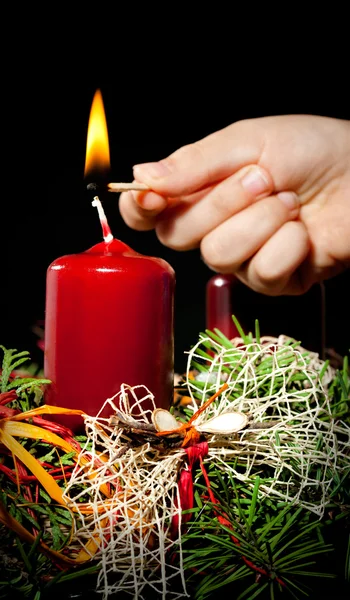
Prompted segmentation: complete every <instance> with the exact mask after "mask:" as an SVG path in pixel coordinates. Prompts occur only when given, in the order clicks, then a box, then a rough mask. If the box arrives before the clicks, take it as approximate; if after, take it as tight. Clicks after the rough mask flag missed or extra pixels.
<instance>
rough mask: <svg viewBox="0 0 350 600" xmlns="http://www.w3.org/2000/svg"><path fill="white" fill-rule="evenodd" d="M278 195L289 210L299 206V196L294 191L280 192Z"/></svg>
mask: <svg viewBox="0 0 350 600" xmlns="http://www.w3.org/2000/svg"><path fill="white" fill-rule="evenodd" d="M277 197H278V198H279V199H280V200H281V202H283V204H285V205H286V207H287V208H289V210H294V209H296V208H299V198H298V196H297V195H296V194H295V193H294V192H280V193H279V194H277Z"/></svg>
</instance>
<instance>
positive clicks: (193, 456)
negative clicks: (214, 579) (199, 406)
mask: <svg viewBox="0 0 350 600" xmlns="http://www.w3.org/2000/svg"><path fill="white" fill-rule="evenodd" d="M185 452H186V454H187V457H188V465H187V468H186V469H183V470H182V471H181V473H180V478H179V499H180V506H181V508H182V510H189V509H191V508H193V477H192V470H193V466H194V464H195V463H196V462H197V460H199V462H200V467H201V470H202V473H203V477H204V480H205V483H206V486H207V489H208V493H209V498H210V501H211V502H212V504H214V505H215V504H218V500H217V499H216V498H215V496H214V493H213V490H212V489H211V487H210V481H209V477H208V474H207V472H206V470H205V467H204V463H203V457H204V456H207V454H208V452H209V446H208V442H200V443H198V444H194V445H193V446H189V447H188V448H185ZM214 513H215V514H216V517H217V519H218V521H219V522H220V523H221V524H222V525H224V526H225V527H227V528H228V529H230V530H231V531H232V530H233V527H232V523H231V522H230V521H229V519H228V518H227V517H226V515H221V514H219V513H218V511H216V510H215V509H214ZM191 516H192V515H191V513H187V514H185V515H182V523H183V524H184V523H187V521H189V520H190V519H191ZM171 528H172V533H173V534H176V533H177V532H178V528H179V515H175V516H174V517H173V520H172V524H171ZM230 537H231V539H232V541H233V543H234V544H236V545H237V546H240V545H241V544H240V541H239V540H238V539H237V538H236V536H235V535H233V531H232V534H231V536H230ZM241 557H242V560H243V561H244V562H245V564H246V565H247V566H248V567H249V568H250V569H252V570H253V571H255V572H256V573H257V574H259V575H260V576H261V575H264V576H265V577H270V574H269V573H268V571H266V569H263V568H262V567H259V566H258V565H255V564H254V563H253V562H252V561H251V560H249V559H248V558H247V557H246V556H244V555H243V554H242V555H241ZM276 581H277V582H278V583H279V584H281V585H283V586H284V585H285V583H284V582H283V581H282V580H281V579H280V578H279V577H276Z"/></svg>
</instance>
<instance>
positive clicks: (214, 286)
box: [206, 274, 239, 340]
mask: <svg viewBox="0 0 350 600" xmlns="http://www.w3.org/2000/svg"><path fill="white" fill-rule="evenodd" d="M236 284H237V279H236V277H235V276H234V275H219V274H218V275H214V276H213V277H211V279H209V281H208V283H207V286H206V327H207V329H210V331H214V329H215V328H216V329H219V330H220V331H221V332H222V333H223V334H224V335H225V336H226V337H227V338H228V339H229V340H231V339H232V338H234V337H239V333H238V331H237V327H236V325H235V324H234V322H233V320H232V315H233V314H234V315H235V317H237V318H238V319H239V315H237V314H236V313H235V311H234V301H233V289H234V287H235V286H236Z"/></svg>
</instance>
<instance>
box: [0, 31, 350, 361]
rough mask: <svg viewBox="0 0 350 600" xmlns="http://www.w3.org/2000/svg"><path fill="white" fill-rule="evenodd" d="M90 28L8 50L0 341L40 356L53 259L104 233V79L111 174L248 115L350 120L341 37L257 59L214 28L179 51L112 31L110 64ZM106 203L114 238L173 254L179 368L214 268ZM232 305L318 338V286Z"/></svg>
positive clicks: (330, 296)
mask: <svg viewBox="0 0 350 600" xmlns="http://www.w3.org/2000/svg"><path fill="white" fill-rule="evenodd" d="M89 34H90V32H86V37H85V39H83V42H80V44H79V43H78V42H77V47H78V50H77V48H75V49H74V50H72V51H71V52H70V51H67V48H66V46H65V36H64V31H63V32H61V36H60V38H59V40H58V41H57V45H55V44H53V43H51V44H50V43H49V38H50V31H49V30H48V31H46V34H45V40H40V43H38V41H37V40H36V41H35V39H34V38H35V36H33V39H30V36H29V37H28V36H27V39H26V42H27V43H26V44H23V43H22V45H21V51H20V54H19V56H20V59H18V61H17V60H14V59H13V57H12V60H11V61H10V62H8V63H7V64H6V73H5V74H4V76H3V82H4V94H3V100H4V101H5V107H4V108H3V110H4V113H3V128H2V147H3V152H2V159H1V162H2V181H3V185H2V194H1V213H0V215H1V216H0V252H1V284H0V285H1V293H0V302H1V305H0V343H2V344H4V345H6V346H10V347H16V348H18V349H29V350H30V351H31V352H32V355H33V358H34V359H36V360H40V359H41V354H40V351H39V350H38V349H37V347H36V340H37V338H36V336H35V334H34V333H33V332H32V326H33V325H34V324H35V323H36V321H37V320H40V319H43V318H44V305H45V274H46V269H47V267H48V265H49V264H50V263H51V262H52V261H53V260H54V259H55V258H57V257H58V256H61V255H64V254H70V253H75V252H81V251H83V250H85V249H87V248H89V247H90V246H92V245H94V244H95V243H97V242H98V241H100V240H101V230H100V225H99V222H98V218H97V214H96V210H95V209H93V208H92V207H91V204H90V199H89V198H88V197H87V195H86V192H85V185H84V179H83V171H84V160H85V145H86V135H87V123H88V117H89V111H90V107H91V101H92V97H93V94H94V92H95V90H96V89H97V88H101V90H102V94H103V99H104V104H105V110H106V116H107V124H108V130H109V140H110V150H111V163H112V173H111V179H112V180H114V181H131V180H132V165H133V164H136V163H138V162H143V161H153V160H158V159H160V158H162V157H164V156H166V155H167V154H168V153H170V152H172V151H174V150H175V149H176V148H178V147H179V146H181V145H183V144H186V143H190V142H193V141H195V140H197V139H200V138H202V137H204V136H205V135H207V134H209V133H211V132H213V131H215V130H217V129H220V128H222V127H224V126H226V125H228V124H230V123H232V122H234V121H236V120H239V119H244V118H252V117H260V116H267V115H273V114H289V113H306V114H320V115H328V116H333V117H338V118H344V119H349V118H350V108H349V102H348V93H347V77H346V76H345V73H346V71H347V70H348V69H347V66H346V56H345V54H344V50H343V49H341V48H339V49H337V47H334V46H333V55H332V56H330V55H328V54H326V55H321V54H320V53H319V48H318V47H317V46H315V47H313V48H311V50H309V51H308V52H307V53H305V54H303V53H301V52H299V54H295V53H293V52H292V53H291V54H290V56H285V57H281V46H283V44H284V42H283V40H282V38H279V43H278V44H276V45H275V48H274V49H273V50H272V51H271V54H268V55H266V56H265V55H264V56H263V57H262V56H261V55H260V51H261V46H259V45H258V46H257V47H256V48H255V51H254V54H253V58H252V52H251V46H250V51H249V53H248V54H247V55H246V56H245V51H246V48H244V46H240V47H239V48H235V47H234V46H230V45H228V47H226V48H225V49H221V48H218V47H216V52H215V53H214V51H213V52H212V50H213V49H212V47H211V43H210V38H209V40H208V39H207V48H206V50H207V52H205V51H204V49H203V46H198V47H195V48H192V49H191V51H188V53H187V54H184V55H183V56H182V57H181V58H179V56H177V53H176V52H174V53H173V54H172V56H170V55H169V54H168V52H167V51H164V47H163V44H164V38H165V37H166V36H165V34H163V37H162V39H158V47H157V44H154V45H155V48H154V49H152V50H151V49H150V48H149V47H148V40H149V37H148V36H147V35H146V33H145V32H144V34H143V36H142V38H137V35H135V34H133V33H132V32H130V36H129V44H127V43H126V41H125V39H126V38H125V39H123V42H122V41H121V40H120V39H119V38H118V36H116V37H115V38H114V48H113V50H112V51H111V50H109V52H108V68H107V67H106V59H105V58H103V57H102V58H101V55H100V53H99V50H98V43H97V42H96V43H95V40H94V36H93V32H92V35H89ZM180 41H181V36H179V37H178V43H179V42H180ZM247 43H248V45H249V44H251V40H249V39H248V40H247ZM135 44H136V47H135ZM208 45H209V47H208ZM82 46H83V48H82ZM85 48H87V52H88V56H84V52H83V51H84V49H85ZM95 48H96V54H95V55H94V52H95ZM130 48H133V50H132V52H131V51H130ZM208 50H209V52H208ZM91 55H93V56H94V58H93V60H92V62H89V61H90V60H91ZM104 204H105V210H106V213H107V216H108V219H109V223H110V226H111V229H112V231H113V233H114V235H115V236H116V237H119V238H120V239H122V240H123V241H125V242H126V243H127V244H129V245H130V246H131V247H133V248H134V249H135V250H137V251H139V252H141V253H143V254H147V255H154V256H160V257H162V258H164V259H165V260H167V261H168V262H169V263H170V264H171V265H172V266H173V267H174V269H175V271H176V276H177V291H176V300H175V302H176V304H175V307H176V309H175V318H176V325H175V343H176V368H177V370H183V368H184V366H185V361H186V357H185V355H184V352H185V351H186V350H187V349H189V347H190V345H191V344H193V343H194V342H195V341H196V340H197V336H198V333H199V331H200V330H202V329H203V328H204V327H205V286H206V283H207V281H208V279H209V278H210V277H211V276H212V272H211V271H209V269H208V268H207V267H206V266H205V265H204V264H203V262H202V261H201V259H200V256H199V252H198V251H197V250H195V251H192V252H186V253H178V252H175V251H172V250H169V249H167V248H165V247H164V246H162V245H161V244H160V243H159V242H158V241H157V239H156V236H155V234H154V232H147V233H143V232H134V231H132V230H131V229H129V228H128V227H127V226H126V225H125V224H124V223H123V221H122V219H121V217H120V215H119V212H118V196H117V195H114V194H109V195H108V196H107V198H106V199H105V203H104ZM348 284H349V272H347V273H345V274H343V275H341V276H339V277H336V278H334V279H333V280H329V281H328V282H326V302H327V324H326V325H327V330H326V333H327V338H326V344H327V346H329V347H332V348H334V349H335V350H336V351H337V352H338V353H340V354H344V353H345V352H347V350H348V340H349V317H348V300H347V295H348V294H347V288H348ZM234 312H235V313H236V315H237V316H238V318H239V319H241V320H242V322H243V323H244V324H245V325H246V327H247V328H249V329H251V328H252V327H253V325H254V320H255V318H259V320H260V326H261V331H262V333H263V334H278V333H287V334H289V335H291V336H293V337H296V338H298V339H300V340H302V341H303V343H304V345H305V346H307V347H309V348H310V349H314V350H317V351H320V349H321V305H320V288H319V286H315V287H314V288H313V289H312V290H310V292H308V293H307V294H306V295H304V296H302V297H292V298H288V297H281V298H269V297H265V296H261V295H258V294H255V293H254V292H251V291H250V290H248V289H247V288H245V287H244V286H242V285H241V286H239V287H238V288H237V290H236V299H235V303H234Z"/></svg>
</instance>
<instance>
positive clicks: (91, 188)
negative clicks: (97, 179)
mask: <svg viewBox="0 0 350 600" xmlns="http://www.w3.org/2000/svg"><path fill="white" fill-rule="evenodd" d="M98 188H99V186H98V185H97V183H88V184H87V186H86V189H87V190H88V192H92V193H93V194H97V192H98Z"/></svg>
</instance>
